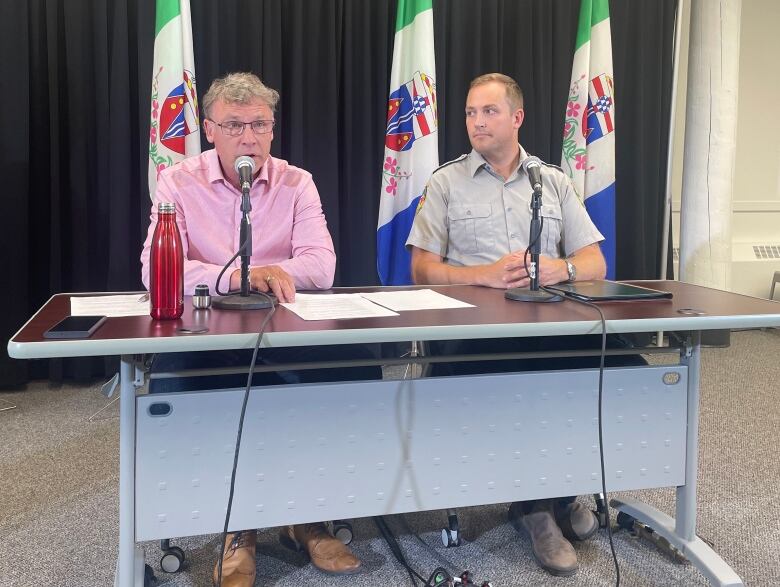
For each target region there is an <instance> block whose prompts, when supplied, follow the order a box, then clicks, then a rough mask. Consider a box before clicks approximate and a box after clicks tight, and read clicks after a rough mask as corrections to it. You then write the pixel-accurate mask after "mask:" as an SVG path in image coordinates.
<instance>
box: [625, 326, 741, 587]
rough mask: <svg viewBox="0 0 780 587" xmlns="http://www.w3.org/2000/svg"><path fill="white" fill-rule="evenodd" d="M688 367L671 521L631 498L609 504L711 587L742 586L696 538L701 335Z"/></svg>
mask: <svg viewBox="0 0 780 587" xmlns="http://www.w3.org/2000/svg"><path fill="white" fill-rule="evenodd" d="M681 362H682V363H683V364H685V365H687V366H688V416H687V433H686V440H685V485H682V486H680V487H678V488H677V504H676V511H675V519H672V518H671V517H670V516H668V515H666V514H665V513H663V512H661V511H659V510H657V509H655V508H653V507H651V506H649V505H647V504H644V503H642V502H640V501H637V500H634V499H630V498H627V499H613V500H611V502H610V503H611V504H612V506H613V507H615V508H617V509H618V510H620V511H622V512H625V513H627V514H628V515H630V516H632V517H634V518H635V519H636V520H638V521H640V522H642V523H643V524H645V525H647V526H649V527H650V528H652V529H653V530H654V531H655V532H657V533H658V534H660V535H661V536H663V537H664V538H666V539H667V540H668V541H669V543H670V544H671V545H672V546H674V547H676V548H677V549H678V550H680V552H681V553H682V554H683V555H684V556H685V557H686V558H687V559H688V560H689V561H691V563H693V564H694V565H695V566H696V568H698V569H699V570H700V571H701V572H702V574H703V575H704V576H705V577H707V579H708V580H709V581H710V583H712V584H713V585H718V586H719V587H737V586H741V585H744V583H743V582H742V580H741V579H740V578H739V576H738V575H737V574H736V573H735V572H734V570H733V569H732V568H731V567H730V566H729V565H728V564H727V563H726V561H724V560H723V559H722V558H721V557H720V556H718V554H717V553H716V552H715V551H714V550H712V548H710V546H709V545H708V544H707V543H705V542H704V541H703V540H702V539H701V538H699V537H697V536H696V481H697V472H698V463H699V374H700V369H701V333H700V332H694V333H692V335H691V342H690V346H689V347H688V349H687V350H686V353H685V356H684V357H683V359H682V361H681Z"/></svg>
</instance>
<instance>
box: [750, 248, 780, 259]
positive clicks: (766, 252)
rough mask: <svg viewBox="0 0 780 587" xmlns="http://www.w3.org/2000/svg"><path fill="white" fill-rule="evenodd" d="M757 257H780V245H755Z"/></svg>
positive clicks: (754, 250)
mask: <svg viewBox="0 0 780 587" xmlns="http://www.w3.org/2000/svg"><path fill="white" fill-rule="evenodd" d="M753 253H754V254H755V255H756V259H780V245H753Z"/></svg>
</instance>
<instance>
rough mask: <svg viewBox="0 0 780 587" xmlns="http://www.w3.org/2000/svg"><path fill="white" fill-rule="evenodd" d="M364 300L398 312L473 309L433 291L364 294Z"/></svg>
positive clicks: (469, 305) (415, 290)
mask: <svg viewBox="0 0 780 587" xmlns="http://www.w3.org/2000/svg"><path fill="white" fill-rule="evenodd" d="M360 295H361V296H363V297H364V298H366V299H368V300H371V301H372V302H374V303H377V304H379V305H380V306H384V307H385V308H390V309H391V310H395V311H396V312H406V311H408V310H444V309H446V308H473V307H474V305H473V304H468V303H466V302H462V301H460V300H456V299H455V298H451V297H449V296H445V295H444V294H440V293H439V292H436V291H433V290H432V289H414V290H404V291H381V292H375V293H362V294H360Z"/></svg>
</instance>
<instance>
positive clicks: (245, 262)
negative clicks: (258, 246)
mask: <svg viewBox="0 0 780 587" xmlns="http://www.w3.org/2000/svg"><path fill="white" fill-rule="evenodd" d="M249 187H250V185H249V182H248V181H245V182H243V184H242V185H241V212H242V216H241V226H240V227H239V233H238V238H239V243H241V245H240V246H241V250H240V253H241V293H240V294H239V295H228V296H220V297H216V298H214V301H213V302H212V305H213V306H214V307H215V308H220V309H221V310H263V309H265V308H270V307H271V306H273V303H272V302H269V301H268V299H267V298H266V296H264V295H260V294H258V293H251V292H250V291H249V257H251V256H252V223H251V222H250V221H249V213H250V212H251V211H252V203H251V202H250V201H249ZM267 295H269V296H271V300H272V301H273V302H274V303H275V302H276V297H275V296H274V295H273V294H272V293H271V292H268V294H267Z"/></svg>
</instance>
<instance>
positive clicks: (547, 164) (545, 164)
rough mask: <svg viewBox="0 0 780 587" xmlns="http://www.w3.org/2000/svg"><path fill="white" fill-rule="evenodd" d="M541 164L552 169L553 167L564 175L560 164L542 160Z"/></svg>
mask: <svg viewBox="0 0 780 587" xmlns="http://www.w3.org/2000/svg"><path fill="white" fill-rule="evenodd" d="M542 164H543V165H544V166H545V167H551V168H553V169H555V170H557V171H560V172H561V173H563V174H564V175H566V172H565V171H564V170H563V168H561V166H560V165H553V164H552V163H547V162H546V161H542Z"/></svg>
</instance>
